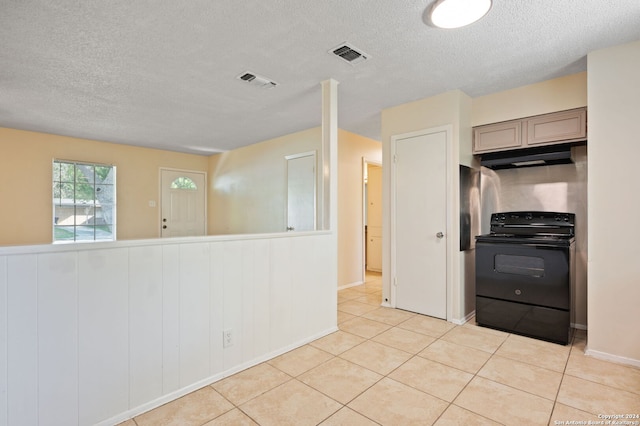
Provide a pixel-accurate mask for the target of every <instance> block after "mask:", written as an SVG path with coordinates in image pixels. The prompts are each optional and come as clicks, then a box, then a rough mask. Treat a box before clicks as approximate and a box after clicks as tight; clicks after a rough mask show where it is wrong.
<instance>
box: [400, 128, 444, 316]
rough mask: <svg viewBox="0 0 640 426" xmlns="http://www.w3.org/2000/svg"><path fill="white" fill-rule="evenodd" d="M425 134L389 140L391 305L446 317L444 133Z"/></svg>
mask: <svg viewBox="0 0 640 426" xmlns="http://www.w3.org/2000/svg"><path fill="white" fill-rule="evenodd" d="M427 132H428V131H427ZM427 132H425V133H424V134H418V135H417V136H411V137H406V138H398V139H394V143H393V144H392V145H393V146H392V149H394V154H395V157H394V158H395V163H394V174H393V176H394V183H393V185H392V188H393V191H394V194H393V198H392V199H394V200H395V202H394V206H393V207H394V208H393V213H394V216H395V218H394V219H395V220H393V224H394V230H395V235H394V237H395V238H394V242H393V246H394V249H392V262H393V270H394V273H395V285H396V288H395V296H396V298H395V299H396V303H395V305H396V307H397V308H400V309H406V310H408V311H412V312H417V313H421V314H425V315H430V316H433V317H437V318H443V319H446V316H447V273H446V271H447V247H446V246H447V244H446V239H447V237H446V235H445V231H446V225H447V215H446V213H447V157H446V155H447V133H446V131H437V132H434V133H427Z"/></svg>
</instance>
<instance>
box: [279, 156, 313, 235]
mask: <svg viewBox="0 0 640 426" xmlns="http://www.w3.org/2000/svg"><path fill="white" fill-rule="evenodd" d="M286 160H287V231H313V230H315V229H316V153H315V152H307V153H304V154H297V155H290V156H287V157H286Z"/></svg>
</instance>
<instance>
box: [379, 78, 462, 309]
mask: <svg viewBox="0 0 640 426" xmlns="http://www.w3.org/2000/svg"><path fill="white" fill-rule="evenodd" d="M471 105H472V104H471V98H470V97H469V96H467V95H466V94H464V93H463V92H461V91H460V90H454V91H451V92H447V93H443V94H440V95H437V96H433V97H431V98H427V99H422V100H419V101H415V102H410V103H407V104H403V105H398V106H396V107H392V108H388V109H385V110H383V111H382V147H383V148H382V153H383V154H382V158H383V160H382V161H383V163H384V164H390V148H391V137H392V136H395V135H401V134H405V133H411V132H415V131H418V130H423V129H429V128H433V127H438V126H444V125H451V126H452V131H453V135H452V140H451V142H452V143H451V146H450V150H451V151H450V158H449V167H450V168H451V170H452V171H455V172H454V173H452V179H451V182H450V185H451V186H450V188H449V194H450V195H451V198H450V200H449V203H450V204H449V209H450V210H451V211H452V212H456V211H459V202H460V196H459V185H460V184H459V176H458V173H457V172H458V167H459V164H468V163H470V162H472V161H473V160H472V157H471V155H470V148H471V123H470V120H471ZM468 165H469V164H468ZM382 191H383V200H384V201H383V228H384V229H383V241H385V242H384V245H383V266H382V270H383V273H382V277H383V280H382V281H383V299H384V300H387V301H388V300H389V298H390V293H391V278H392V277H391V276H390V274H389V272H388V271H390V259H391V246H390V244H389V243H388V242H389V241H390V236H391V234H390V232H391V222H390V216H391V207H390V206H391V204H390V203H391V199H390V194H391V174H390V171H389V167H387V168H385V169H384V172H383V190H382ZM459 229H460V227H459V215H458V214H452V222H451V224H450V231H449V233H448V238H449V241H450V242H451V244H450V245H449V252H448V257H449V258H450V262H451V263H450V266H449V267H450V269H449V271H448V275H449V276H450V279H451V283H452V287H451V288H450V298H451V300H450V301H449V303H450V311H451V312H450V316H451V318H450V319H451V320H453V321H457V322H459V321H461V320H462V319H463V318H464V317H465V316H466V315H467V314H468V313H469V312H471V311H472V310H473V306H469V305H468V304H467V302H468V301H469V300H470V298H469V297H467V295H466V293H467V292H469V291H473V288H472V287H471V286H465V285H464V278H461V277H463V276H464V274H465V272H464V271H465V266H464V257H463V256H461V255H460V253H459V250H458V248H459ZM385 271H387V272H386V273H385Z"/></svg>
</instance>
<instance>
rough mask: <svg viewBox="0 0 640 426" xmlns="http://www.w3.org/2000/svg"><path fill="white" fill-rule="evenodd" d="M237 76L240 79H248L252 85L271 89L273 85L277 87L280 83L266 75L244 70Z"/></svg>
mask: <svg viewBox="0 0 640 426" xmlns="http://www.w3.org/2000/svg"><path fill="white" fill-rule="evenodd" d="M236 78H237V79H238V80H242V81H246V82H247V83H249V84H251V85H252V86H256V87H261V88H263V89H271V88H272V87H276V86H277V85H278V83H276V82H275V81H272V80H269V79H268V78H266V77H262V76H260V75H258V74H254V73H252V72H243V73H242V74H240V75H238V76H237V77H236Z"/></svg>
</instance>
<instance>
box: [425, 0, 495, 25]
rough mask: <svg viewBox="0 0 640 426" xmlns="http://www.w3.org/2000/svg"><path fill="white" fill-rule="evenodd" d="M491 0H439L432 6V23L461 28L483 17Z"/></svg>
mask: <svg viewBox="0 0 640 426" xmlns="http://www.w3.org/2000/svg"><path fill="white" fill-rule="evenodd" d="M489 9H491V0H438V1H436V2H435V3H434V5H433V7H432V8H431V14H430V17H431V23H432V24H433V25H435V26H436V27H439V28H460V27H464V26H465V25H469V24H472V23H474V22H476V21H477V20H479V19H480V18H482V17H483V16H484V15H486V14H487V12H488V11H489Z"/></svg>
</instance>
